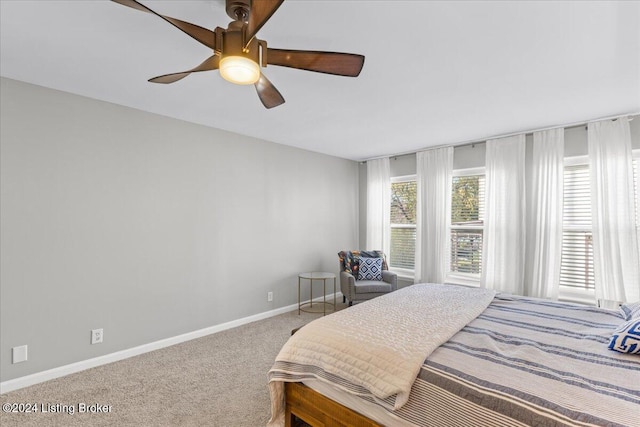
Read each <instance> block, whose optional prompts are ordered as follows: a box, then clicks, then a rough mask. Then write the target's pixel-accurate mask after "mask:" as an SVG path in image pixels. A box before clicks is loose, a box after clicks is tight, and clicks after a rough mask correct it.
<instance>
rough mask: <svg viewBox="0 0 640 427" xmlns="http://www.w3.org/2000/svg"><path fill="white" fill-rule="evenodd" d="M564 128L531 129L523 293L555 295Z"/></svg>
mask: <svg viewBox="0 0 640 427" xmlns="http://www.w3.org/2000/svg"><path fill="white" fill-rule="evenodd" d="M563 175H564V129H551V130H546V131H541V132H534V133H533V155H532V160H531V187H530V189H531V193H530V196H531V197H530V198H529V201H530V203H531V205H530V206H529V207H528V208H527V213H528V215H527V222H528V226H527V247H528V250H527V265H526V276H525V293H526V294H527V295H529V296H534V297H539V298H552V299H557V298H558V289H559V281H560V264H561V260H562V209H563V197H562V195H563V181H564V177H563Z"/></svg>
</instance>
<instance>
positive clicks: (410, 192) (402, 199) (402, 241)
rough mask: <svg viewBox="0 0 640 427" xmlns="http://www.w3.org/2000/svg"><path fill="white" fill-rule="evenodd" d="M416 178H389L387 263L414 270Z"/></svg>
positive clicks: (395, 266)
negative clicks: (389, 244)
mask: <svg viewBox="0 0 640 427" xmlns="http://www.w3.org/2000/svg"><path fill="white" fill-rule="evenodd" d="M416 190H417V186H416V178H415V176H410V177H398V178H392V180H391V249H390V251H391V253H390V254H389V265H390V266H391V267H394V268H396V269H405V270H414V268H415V252H416V194H417V193H416Z"/></svg>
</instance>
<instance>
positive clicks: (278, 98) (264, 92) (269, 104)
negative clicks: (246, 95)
mask: <svg viewBox="0 0 640 427" xmlns="http://www.w3.org/2000/svg"><path fill="white" fill-rule="evenodd" d="M254 86H255V87H256V91H257V92H258V96H259V97H260V101H262V104H263V105H264V106H265V107H266V108H273V107H277V106H278V105H280V104H284V98H283V97H282V95H281V94H280V92H278V89H276V87H275V86H274V85H273V83H271V82H270V81H269V79H268V78H266V77H265V75H264V74H260V79H259V80H258V81H257V82H255V84H254Z"/></svg>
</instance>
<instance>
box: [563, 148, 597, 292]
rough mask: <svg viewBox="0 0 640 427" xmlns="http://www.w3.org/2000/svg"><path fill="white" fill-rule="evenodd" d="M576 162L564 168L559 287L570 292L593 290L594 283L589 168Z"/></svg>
mask: <svg viewBox="0 0 640 427" xmlns="http://www.w3.org/2000/svg"><path fill="white" fill-rule="evenodd" d="M583 161H586V160H583ZM578 162H580V160H578ZM578 162H576V161H573V162H571V161H569V162H565V167H564V210H563V215H562V262H561V264H560V286H566V287H568V288H569V289H572V290H593V289H595V281H594V274H593V234H592V231H591V188H590V183H589V165H588V164H586V163H578Z"/></svg>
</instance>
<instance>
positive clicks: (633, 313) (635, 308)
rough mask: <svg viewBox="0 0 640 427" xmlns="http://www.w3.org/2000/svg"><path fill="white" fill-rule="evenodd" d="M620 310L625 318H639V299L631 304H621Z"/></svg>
mask: <svg viewBox="0 0 640 427" xmlns="http://www.w3.org/2000/svg"><path fill="white" fill-rule="evenodd" d="M620 311H621V312H622V317H624V318H625V320H631V319H637V318H640V301H638V302H634V303H631V304H622V305H621V306H620Z"/></svg>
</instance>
